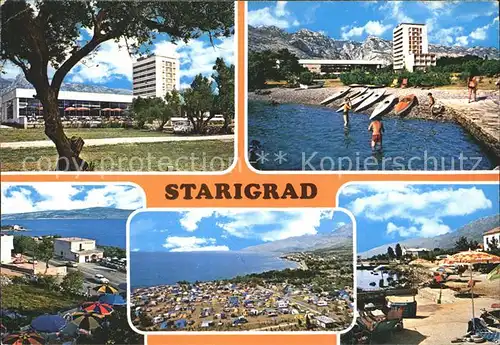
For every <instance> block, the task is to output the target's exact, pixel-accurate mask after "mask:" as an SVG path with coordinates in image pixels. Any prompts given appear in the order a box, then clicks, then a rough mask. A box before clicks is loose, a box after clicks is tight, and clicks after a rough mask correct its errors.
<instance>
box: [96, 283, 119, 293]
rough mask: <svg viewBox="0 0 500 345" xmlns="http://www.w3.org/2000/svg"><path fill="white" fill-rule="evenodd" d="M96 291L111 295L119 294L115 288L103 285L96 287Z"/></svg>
mask: <svg viewBox="0 0 500 345" xmlns="http://www.w3.org/2000/svg"><path fill="white" fill-rule="evenodd" d="M94 290H95V291H96V292H99V293H110V294H115V293H118V290H117V289H115V288H114V287H112V286H111V285H109V284H103V285H100V286H96V287H95V288H94Z"/></svg>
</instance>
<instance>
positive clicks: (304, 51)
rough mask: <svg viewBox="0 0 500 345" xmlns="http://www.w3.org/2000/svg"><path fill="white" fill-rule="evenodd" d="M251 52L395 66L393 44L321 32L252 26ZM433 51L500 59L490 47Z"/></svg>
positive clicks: (434, 50) (437, 48) (436, 47)
mask: <svg viewBox="0 0 500 345" xmlns="http://www.w3.org/2000/svg"><path fill="white" fill-rule="evenodd" d="M248 49H249V51H256V52H259V51H264V50H271V51H278V50H280V49H288V50H289V51H291V52H292V53H294V54H295V55H296V56H297V57H298V58H299V59H346V60H354V59H356V60H380V61H383V62H385V63H386V64H388V65H389V64H392V41H389V40H385V39H382V38H379V37H376V36H369V37H367V38H366V39H365V41H364V42H357V41H350V40H336V39H333V38H331V37H328V36H326V35H324V34H322V33H321V32H315V31H311V30H308V29H301V30H299V31H297V32H294V33H288V32H286V31H284V30H282V29H279V28H277V27H275V26H263V27H258V28H256V27H252V26H249V27H248ZM429 50H430V52H432V53H436V54H437V56H438V57H441V56H453V57H455V56H465V55H476V56H480V57H485V56H487V57H488V58H489V59H498V58H499V50H498V49H496V48H488V47H473V48H467V47H459V46H454V47H447V46H442V45H433V44H430V45H429Z"/></svg>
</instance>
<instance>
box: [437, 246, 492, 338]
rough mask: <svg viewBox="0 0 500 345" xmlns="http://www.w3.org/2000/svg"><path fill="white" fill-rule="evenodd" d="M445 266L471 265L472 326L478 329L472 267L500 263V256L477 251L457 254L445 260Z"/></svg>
mask: <svg viewBox="0 0 500 345" xmlns="http://www.w3.org/2000/svg"><path fill="white" fill-rule="evenodd" d="M443 261H444V263H445V264H449V265H454V264H463V265H464V264H466V265H469V268H470V281H469V287H470V295H471V303H472V326H473V327H474V329H476V325H475V322H474V285H475V282H474V280H473V279H472V265H473V264H484V263H493V264H494V263H500V256H496V255H493V254H489V253H485V252H476V251H472V250H469V251H465V252H460V253H457V254H453V255H451V256H448V257H447V258H446V259H444V260H443Z"/></svg>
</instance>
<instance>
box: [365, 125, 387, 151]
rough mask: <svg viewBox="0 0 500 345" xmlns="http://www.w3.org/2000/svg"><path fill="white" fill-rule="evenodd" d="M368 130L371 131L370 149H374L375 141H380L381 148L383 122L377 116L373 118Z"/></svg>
mask: <svg viewBox="0 0 500 345" xmlns="http://www.w3.org/2000/svg"><path fill="white" fill-rule="evenodd" d="M368 131H372V150H375V147H376V146H377V143H380V149H381V150H382V133H383V132H384V124H383V123H382V121H380V119H379V118H378V117H376V118H374V119H373V121H372V122H371V123H370V125H369V126H368Z"/></svg>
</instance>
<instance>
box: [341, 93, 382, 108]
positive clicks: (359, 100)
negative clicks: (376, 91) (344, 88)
mask: <svg viewBox="0 0 500 345" xmlns="http://www.w3.org/2000/svg"><path fill="white" fill-rule="evenodd" d="M372 94H373V91H368V92H367V93H364V94H362V95H360V96H358V97H356V98H354V99H353V100H351V106H352V108H354V107H355V106H357V105H358V104H360V103H362V102H364V101H365V100H366V99H367V98H369V97H370V96H371V95H372ZM343 110H344V104H342V106H341V107H340V108H338V109H337V113H340V112H342V111H343Z"/></svg>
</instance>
